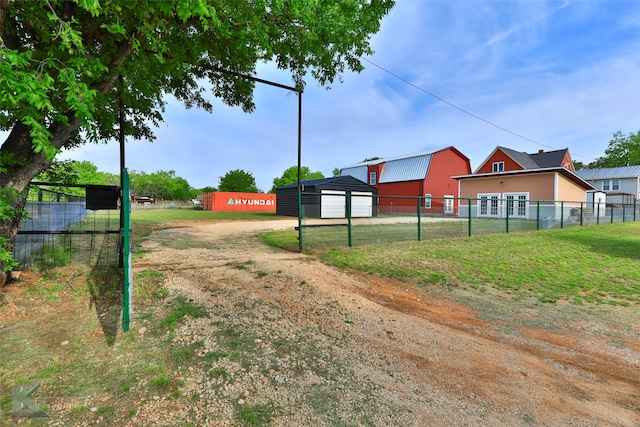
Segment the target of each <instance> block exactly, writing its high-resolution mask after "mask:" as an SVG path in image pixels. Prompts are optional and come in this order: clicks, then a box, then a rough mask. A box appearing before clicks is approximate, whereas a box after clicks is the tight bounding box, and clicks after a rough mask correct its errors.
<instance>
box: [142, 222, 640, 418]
mask: <svg viewBox="0 0 640 427" xmlns="http://www.w3.org/2000/svg"><path fill="white" fill-rule="evenodd" d="M290 226H293V224H287V223H284V222H278V223H249V224H240V223H234V224H210V225H203V226H194V227H182V228H180V229H172V230H163V231H160V232H157V233H155V234H154V235H153V236H152V240H153V241H156V242H162V241H163V240H164V239H190V240H196V241H203V242H216V244H217V249H216V250H203V249H189V250H181V251H173V250H160V251H157V252H152V253H150V254H149V255H148V256H146V257H145V259H144V262H146V263H150V264H151V265H153V266H154V268H158V269H164V270H165V271H173V272H175V273H176V275H179V277H180V281H179V284H177V283H176V286H175V289H176V291H178V292H185V291H186V290H187V289H191V290H190V292H193V293H194V294H193V296H194V297H195V299H196V301H198V302H200V303H203V304H212V303H215V301H216V299H217V295H216V294H215V293H214V294H211V293H210V292H208V291H209V290H210V289H212V288H216V289H226V290H233V291H234V292H241V293H242V294H245V295H250V296H251V298H256V299H257V300H259V301H263V302H266V303H268V304H269V305H271V306H274V307H277V308H278V309H281V310H282V311H283V313H284V315H285V317H286V318H287V319H290V321H291V322H294V323H295V325H294V326H293V328H294V329H295V330H300V329H301V328H302V329H306V330H308V331H309V333H311V334H314V335H317V336H319V337H322V339H323V340H329V341H331V344H328V345H330V346H332V347H333V348H334V350H333V351H335V352H336V353H338V354H340V356H341V357H343V358H344V363H345V364H346V365H348V366H349V367H350V369H352V370H353V375H354V378H353V379H352V381H354V385H357V384H360V385H362V384H361V383H362V382H363V381H365V380H367V381H372V382H373V383H375V385H376V387H375V400H376V401H377V402H378V404H379V405H381V407H385V406H386V407H388V408H389V409H388V411H387V412H388V414H389V417H390V418H388V419H387V420H385V421H384V422H382V421H374V422H373V424H375V425H382V424H384V423H388V424H390V425H510V426H513V425H594V426H595V425H620V426H637V425H640V374H639V372H640V352H639V350H640V348H639V341H638V337H639V332H640V329H639V326H638V323H637V322H636V323H635V324H630V325H628V326H629V329H628V330H626V331H624V332H620V331H614V330H609V331H608V332H609V334H607V333H602V330H600V332H599V333H598V334H595V333H592V332H591V331H590V330H589V329H586V328H585V329H582V330H576V328H572V331H570V330H568V329H563V330H562V331H560V332H558V331H548V330H543V329H539V328H531V327H526V326H523V324H522V323H521V322H519V321H518V317H522V316H525V317H526V313H527V312H526V311H524V313H525V314H524V315H523V314H518V315H514V318H513V321H512V322H501V324H500V325H499V326H500V327H499V328H497V325H496V324H493V323H491V322H487V321H486V320H482V316H479V312H478V311H477V310H474V309H471V308H469V307H466V306H463V305H461V304H459V303H456V302H453V301H452V300H451V299H450V298H449V297H453V295H449V297H448V296H447V294H446V292H445V293H443V294H440V295H438V294H434V293H433V292H432V293H429V292H425V291H423V290H420V289H418V288H417V287H416V286H414V285H411V284H405V283H399V282H395V281H393V280H389V279H380V278H377V277H374V276H369V275H362V274H355V273H349V272H344V271H340V270H337V269H335V268H332V267H328V266H326V265H323V264H322V263H320V262H318V261H317V260H315V259H314V258H312V257H309V256H306V255H301V254H294V253H283V252H279V251H276V250H273V249H271V248H268V247H266V246H264V245H263V244H262V243H261V242H260V241H259V240H258V239H257V238H255V237H253V234H252V233H255V232H256V231H259V230H262V229H265V228H266V229H268V228H275V227H277V228H285V227H290ZM242 263H245V264H243V265H249V268H246V269H239V268H238V265H241V264H242ZM246 263H249V264H246ZM453 292H455V291H453ZM529 310H530V309H529ZM612 310H616V311H620V312H621V315H622V316H625V315H627V313H626V312H629V311H632V310H636V308H614V309H612ZM246 314H247V315H248V316H250V313H246ZM538 315H539V314H538ZM629 320H630V321H634V320H636V321H637V317H629ZM505 330H508V331H509V332H508V333H504V332H503V331H505ZM620 333H622V334H623V335H622V336H620V337H619V338H618V339H614V338H612V337H613V336H619V334H620ZM295 386H296V387H302V388H301V389H299V390H297V392H302V393H304V392H305V387H303V386H301V385H300V384H295ZM307 391H308V390H307ZM361 391H362V390H358V389H351V390H349V389H345V390H344V393H345V394H349V393H360V392H361ZM272 392H275V391H274V390H269V388H266V389H264V390H263V391H262V393H265V395H264V396H261V397H263V398H266V397H269V394H270V393H272ZM256 398H258V397H256ZM345 399H346V400H347V401H348V400H349V398H348V396H345ZM391 407H393V408H391ZM345 409H348V408H345ZM383 412H384V411H383ZM398 417H400V418H398ZM375 419H376V418H375V417H374V418H372V420H375ZM400 419H402V420H403V421H402V422H400V421H399V420H400ZM279 420H280V422H281V423H280V422H278V423H277V424H279V425H294V424H298V425H305V422H304V419H297V418H296V416H295V415H291V416H288V417H286V416H285V417H280V418H279Z"/></svg>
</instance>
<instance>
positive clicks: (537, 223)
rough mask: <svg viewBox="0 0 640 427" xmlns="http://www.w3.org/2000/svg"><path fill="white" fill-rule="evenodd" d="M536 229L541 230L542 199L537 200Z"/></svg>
mask: <svg viewBox="0 0 640 427" xmlns="http://www.w3.org/2000/svg"><path fill="white" fill-rule="evenodd" d="M536 230H540V200H536Z"/></svg>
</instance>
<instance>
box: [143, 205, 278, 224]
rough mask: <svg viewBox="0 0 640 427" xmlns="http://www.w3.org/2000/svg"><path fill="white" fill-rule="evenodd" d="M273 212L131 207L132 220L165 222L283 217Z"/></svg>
mask: <svg viewBox="0 0 640 427" xmlns="http://www.w3.org/2000/svg"><path fill="white" fill-rule="evenodd" d="M283 218H285V217H281V216H276V214H275V212H212V211H205V210H202V209H132V210H131V219H132V221H134V222H136V221H140V222H145V221H146V222H150V223H156V224H160V223H166V222H171V221H230V220H236V221H267V220H274V219H283Z"/></svg>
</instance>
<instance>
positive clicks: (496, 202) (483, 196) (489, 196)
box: [476, 193, 501, 218]
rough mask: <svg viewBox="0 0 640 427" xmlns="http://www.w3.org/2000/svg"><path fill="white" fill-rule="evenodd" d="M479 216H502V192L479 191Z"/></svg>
mask: <svg viewBox="0 0 640 427" xmlns="http://www.w3.org/2000/svg"><path fill="white" fill-rule="evenodd" d="M476 203H477V205H478V217H483V216H484V217H491V218H500V216H501V215H500V208H501V206H500V193H478V200H477V201H476Z"/></svg>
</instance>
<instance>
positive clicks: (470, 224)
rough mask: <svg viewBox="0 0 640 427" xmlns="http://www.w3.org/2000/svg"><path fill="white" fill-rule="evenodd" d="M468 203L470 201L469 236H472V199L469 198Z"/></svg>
mask: <svg viewBox="0 0 640 427" xmlns="http://www.w3.org/2000/svg"><path fill="white" fill-rule="evenodd" d="M468 203H469V205H468V206H469V237H471V218H472V215H471V199H468Z"/></svg>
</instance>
